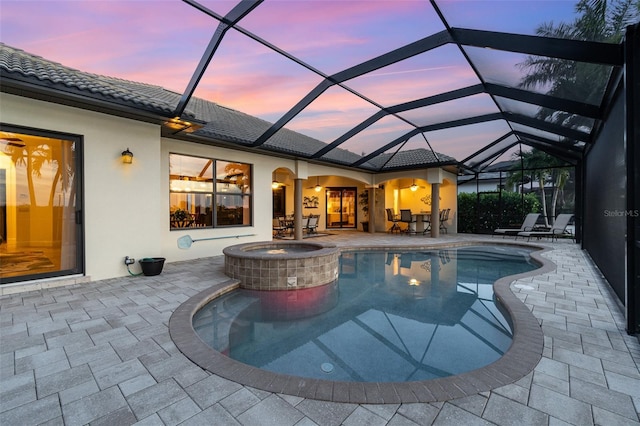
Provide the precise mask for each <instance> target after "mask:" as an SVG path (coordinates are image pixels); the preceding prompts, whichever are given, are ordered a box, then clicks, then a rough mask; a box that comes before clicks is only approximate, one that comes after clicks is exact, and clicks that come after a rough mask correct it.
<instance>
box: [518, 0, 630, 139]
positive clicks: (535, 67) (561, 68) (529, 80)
mask: <svg viewBox="0 0 640 426" xmlns="http://www.w3.org/2000/svg"><path fill="white" fill-rule="evenodd" d="M576 12H577V14H578V17H577V18H576V19H575V21H574V22H572V23H570V24H567V23H559V24H554V23H553V22H547V23H544V24H542V25H540V26H539V27H538V28H537V30H536V34H538V35H540V36H545V37H554V38H571V39H576V40H588V41H598V42H607V43H619V42H620V40H621V39H622V37H623V35H624V31H625V28H626V27H627V26H628V25H631V24H634V23H636V22H638V20H639V19H640V0H614V1H607V0H580V1H578V3H577V4H576ZM519 67H520V68H522V69H524V70H526V71H527V75H526V76H525V77H524V78H523V79H522V80H521V82H520V86H521V87H523V88H527V89H532V88H536V87H537V88H548V90H547V94H549V95H551V96H557V97H560V98H568V99H574V100H580V101H583V102H587V103H590V104H593V105H600V102H601V99H602V95H603V91H604V89H605V84H606V81H607V78H608V76H609V72H610V70H609V67H606V66H602V65H597V64H587V63H582V62H575V61H569V60H564V59H557V58H547V57H539V56H529V57H527V58H526V59H525V61H524V62H522V63H520V64H519ZM537 116H538V118H541V119H544V120H548V121H552V122H554V123H557V124H561V125H563V126H568V127H573V128H580V127H581V126H585V125H589V123H588V121H586V119H584V118H582V117H578V116H575V115H572V114H569V113H565V112H558V111H554V110H549V109H545V108H541V109H540V111H539V112H538V115H537Z"/></svg>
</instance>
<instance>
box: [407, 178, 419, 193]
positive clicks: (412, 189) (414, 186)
mask: <svg viewBox="0 0 640 426" xmlns="http://www.w3.org/2000/svg"><path fill="white" fill-rule="evenodd" d="M409 189H410V190H411V191H412V192H416V191H417V190H418V185H416V180H415V179H414V180H413V183H412V184H411V186H410V187H409Z"/></svg>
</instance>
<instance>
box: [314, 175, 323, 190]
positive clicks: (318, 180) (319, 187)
mask: <svg viewBox="0 0 640 426" xmlns="http://www.w3.org/2000/svg"><path fill="white" fill-rule="evenodd" d="M313 189H314V190H315V191H316V192H320V191H322V187H321V186H320V178H319V177H316V186H315V187H314V188H313Z"/></svg>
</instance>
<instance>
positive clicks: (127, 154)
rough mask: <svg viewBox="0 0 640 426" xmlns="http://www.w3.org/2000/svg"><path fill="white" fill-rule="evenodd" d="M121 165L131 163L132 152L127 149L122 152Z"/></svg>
mask: <svg viewBox="0 0 640 426" xmlns="http://www.w3.org/2000/svg"><path fill="white" fill-rule="evenodd" d="M122 163H123V164H131V163H133V152H131V151H129V148H127V149H126V150H124V151H122Z"/></svg>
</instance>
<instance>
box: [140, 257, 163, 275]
mask: <svg viewBox="0 0 640 426" xmlns="http://www.w3.org/2000/svg"><path fill="white" fill-rule="evenodd" d="M164 261H165V258H164V257H145V258H144V259H140V260H138V262H139V263H140V267H141V268H142V273H143V274H144V275H146V276H148V277H150V276H153V275H160V272H162V267H163V266H164Z"/></svg>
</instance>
